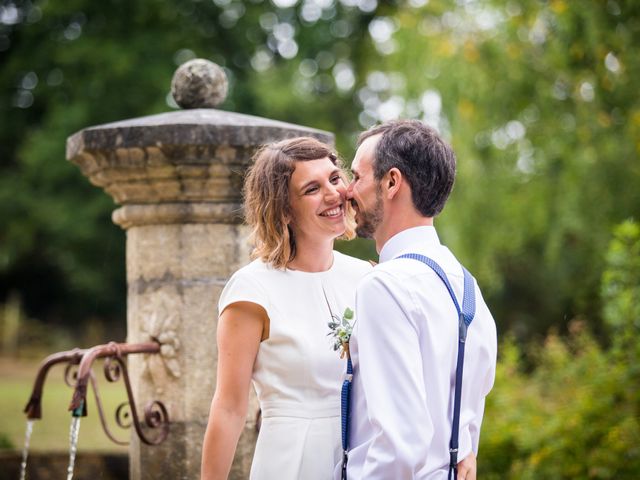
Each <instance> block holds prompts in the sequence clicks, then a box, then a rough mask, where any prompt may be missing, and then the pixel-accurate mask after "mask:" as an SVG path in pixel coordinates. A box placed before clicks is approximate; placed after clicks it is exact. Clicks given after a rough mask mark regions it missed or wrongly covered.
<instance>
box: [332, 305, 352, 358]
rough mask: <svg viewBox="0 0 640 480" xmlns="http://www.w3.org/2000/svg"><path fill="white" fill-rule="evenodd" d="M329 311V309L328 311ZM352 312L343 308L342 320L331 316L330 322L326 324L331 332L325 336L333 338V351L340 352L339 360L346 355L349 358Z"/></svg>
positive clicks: (334, 315) (333, 315)
mask: <svg viewBox="0 0 640 480" xmlns="http://www.w3.org/2000/svg"><path fill="white" fill-rule="evenodd" d="M329 311H331V309H329ZM353 317H354V315H353V310H351V309H350V308H349V307H347V308H345V310H344V313H343V314H342V318H340V317H338V316H337V315H336V314H333V313H332V314H331V320H330V321H329V323H328V324H327V325H328V326H329V329H330V330H331V331H330V332H329V333H328V334H327V336H330V337H333V351H334V352H337V351H338V350H339V349H341V350H340V358H344V356H345V355H346V356H347V358H349V339H350V338H351V332H352V331H353Z"/></svg>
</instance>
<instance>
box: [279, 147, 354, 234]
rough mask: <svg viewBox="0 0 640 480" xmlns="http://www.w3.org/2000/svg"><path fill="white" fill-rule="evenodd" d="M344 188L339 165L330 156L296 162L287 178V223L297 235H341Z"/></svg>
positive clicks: (342, 228)
mask: <svg viewBox="0 0 640 480" xmlns="http://www.w3.org/2000/svg"><path fill="white" fill-rule="evenodd" d="M346 191H347V187H346V185H345V183H344V181H343V179H342V173H341V171H340V169H339V168H338V167H337V166H336V165H335V164H334V163H333V162H332V161H331V160H330V159H329V158H327V157H325V158H321V159H319V160H307V161H298V162H296V163H295V168H294V170H293V173H292V174H291V180H290V181H289V203H290V206H291V223H290V226H291V228H292V230H293V232H294V235H295V236H296V238H297V239H300V238H305V237H309V238H318V237H328V238H331V239H334V238H336V237H339V236H340V235H342V234H343V233H344V231H345V228H346V224H345V214H344V212H345V195H346Z"/></svg>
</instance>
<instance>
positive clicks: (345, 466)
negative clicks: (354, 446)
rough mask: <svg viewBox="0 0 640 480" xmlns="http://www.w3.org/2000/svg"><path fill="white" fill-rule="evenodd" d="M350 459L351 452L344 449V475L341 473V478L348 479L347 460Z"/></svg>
mask: <svg viewBox="0 0 640 480" xmlns="http://www.w3.org/2000/svg"><path fill="white" fill-rule="evenodd" d="M348 461H349V452H347V451H346V450H343V451H342V475H340V478H341V480H347V462H348Z"/></svg>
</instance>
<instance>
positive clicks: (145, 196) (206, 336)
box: [67, 59, 333, 480]
mask: <svg viewBox="0 0 640 480" xmlns="http://www.w3.org/2000/svg"><path fill="white" fill-rule="evenodd" d="M226 92H227V80H226V76H225V74H224V71H223V70H222V69H221V68H220V67H218V66H217V65H215V64H213V63H211V62H208V61H206V60H201V59H198V60H192V61H190V62H187V63H186V64H184V65H182V66H181V67H180V68H179V69H178V70H177V71H176V74H175V75H174V78H173V82H172V94H173V97H174V99H175V100H176V102H177V103H178V105H180V106H181V107H182V108H183V109H182V110H179V111H172V112H168V113H162V114H159V115H151V116H146V117H141V118H134V119H131V120H124V121H120V122H115V123H109V124H105V125H98V126H93V127H88V128H85V129H84V130H81V131H79V132H77V133H75V134H74V135H72V136H71V137H69V138H68V140H67V159H68V160H70V161H71V162H73V163H75V164H76V165H78V166H79V167H80V169H81V170H82V173H83V174H84V175H85V176H87V177H88V178H89V181H90V182H91V183H93V184H94V185H96V186H99V187H101V188H103V189H104V190H105V191H106V192H107V193H108V194H109V195H110V196H111V197H113V199H114V201H115V202H116V203H117V204H118V205H120V207H119V208H117V209H116V210H115V211H114V212H113V221H114V222H115V223H116V224H117V225H119V226H121V227H122V228H123V229H125V230H126V233H127V240H126V241H127V248H126V252H127V253H126V264H127V343H144V342H157V343H159V344H160V353H159V354H156V355H146V356H133V357H129V358H128V368H129V375H130V378H131V383H132V388H133V391H134V397H135V399H136V402H140V403H141V404H144V403H146V402H148V401H150V400H152V399H156V398H159V399H161V400H162V403H163V404H164V405H165V406H166V408H167V410H168V413H169V418H170V422H171V423H170V429H169V434H168V436H167V438H166V440H165V441H164V442H162V443H161V444H160V445H157V446H153V445H147V444H145V443H143V442H141V441H140V440H139V438H138V436H136V435H132V438H131V445H130V450H129V455H130V478H131V479H132V480H138V479H159V478H167V479H189V480H192V479H195V478H199V472H200V456H201V447H202V439H203V436H204V431H205V427H206V424H207V417H208V413H209V406H210V402H211V398H212V396H213V392H214V389H215V385H216V362H217V350H216V341H215V333H216V323H217V317H218V311H217V302H218V297H219V295H220V293H221V291H222V288H223V287H224V285H225V283H226V281H227V280H228V278H229V277H230V275H231V274H232V273H233V272H234V271H235V270H236V269H237V268H239V267H240V266H242V265H244V264H246V263H247V262H248V261H249V252H250V247H249V245H248V244H247V241H246V237H247V227H246V226H244V225H243V224H242V222H243V217H242V206H241V201H242V198H241V187H242V181H243V176H244V172H245V170H246V168H247V167H248V166H249V165H250V163H251V157H252V155H253V153H254V151H255V150H256V148H257V147H258V146H260V145H262V144H264V143H268V142H272V141H276V140H281V139H283V138H291V137H296V136H302V135H305V136H313V137H316V138H318V139H320V140H322V141H324V142H328V143H332V142H333V135H332V134H330V133H328V132H324V131H320V130H314V129H310V128H306V127H302V126H298V125H293V124H289V123H284V122H279V121H274V120H267V119H264V118H258V117H254V116H250V115H243V114H239V113H233V112H227V111H222V110H216V109H214V108H213V107H215V106H216V105H218V104H219V103H220V102H222V101H223V100H224V98H225V96H226ZM114 261H119V260H118V259H114ZM251 405H252V408H250V412H249V415H248V418H247V423H246V427H245V430H244V432H243V434H242V437H241V439H240V442H239V445H238V450H237V453H236V458H235V460H234V464H233V468H232V472H231V476H230V478H233V479H245V478H248V476H249V467H250V464H251V458H252V453H253V447H254V444H255V439H256V433H255V432H256V429H255V419H256V411H257V405H256V402H255V399H252V401H251Z"/></svg>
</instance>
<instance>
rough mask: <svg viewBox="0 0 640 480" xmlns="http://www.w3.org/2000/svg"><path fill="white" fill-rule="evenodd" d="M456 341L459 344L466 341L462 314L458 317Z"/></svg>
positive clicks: (465, 326) (465, 328)
mask: <svg viewBox="0 0 640 480" xmlns="http://www.w3.org/2000/svg"><path fill="white" fill-rule="evenodd" d="M458 339H459V340H460V342H461V343H465V342H466V341H467V322H465V321H464V313H462V312H460V315H459V316H458Z"/></svg>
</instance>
